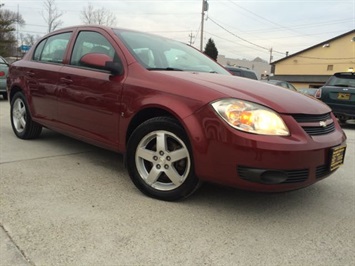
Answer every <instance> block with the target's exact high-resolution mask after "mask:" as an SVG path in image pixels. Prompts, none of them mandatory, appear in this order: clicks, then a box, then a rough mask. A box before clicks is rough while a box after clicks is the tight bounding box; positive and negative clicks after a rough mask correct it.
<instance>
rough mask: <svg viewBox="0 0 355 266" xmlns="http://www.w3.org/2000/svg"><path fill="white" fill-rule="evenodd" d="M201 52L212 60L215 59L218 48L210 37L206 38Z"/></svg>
mask: <svg viewBox="0 0 355 266" xmlns="http://www.w3.org/2000/svg"><path fill="white" fill-rule="evenodd" d="M203 53H204V54H205V55H207V56H209V57H210V58H212V59H213V60H215V61H217V56H218V50H217V47H216V45H215V43H214V41H213V40H212V38H209V39H208V41H207V43H206V46H205V50H204V52H203Z"/></svg>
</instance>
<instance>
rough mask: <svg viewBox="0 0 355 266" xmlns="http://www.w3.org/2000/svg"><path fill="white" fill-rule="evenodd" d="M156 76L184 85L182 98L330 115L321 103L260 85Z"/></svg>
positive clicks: (201, 76)
mask: <svg viewBox="0 0 355 266" xmlns="http://www.w3.org/2000/svg"><path fill="white" fill-rule="evenodd" d="M154 73H155V74H154V76H159V77H157V78H159V79H161V80H165V81H167V82H169V83H170V84H172V82H173V83H174V84H175V86H174V87H176V86H179V85H181V88H182V91H180V92H179V93H181V94H182V95H184V96H186V97H189V98H196V99H198V100H200V101H203V102H205V103H208V102H212V101H215V100H218V99H221V98H237V99H242V100H247V101H251V102H255V103H258V104H261V105H265V106H267V107H269V108H271V109H273V110H275V111H277V112H278V113H284V114H324V113H328V112H330V111H331V109H330V108H329V107H328V106H327V105H326V104H324V103H322V102H321V101H319V100H316V99H314V98H311V97H308V96H305V95H303V94H301V93H298V92H295V91H291V90H288V89H285V88H282V87H279V86H275V85H271V84H267V83H264V82H261V81H256V80H251V79H246V78H240V77H236V76H232V75H231V76H229V75H221V74H211V73H200V72H180V71H155V72H154ZM164 77H165V78H164ZM163 83H164V82H163ZM192 84H193V85H192ZM192 86H193V87H192Z"/></svg>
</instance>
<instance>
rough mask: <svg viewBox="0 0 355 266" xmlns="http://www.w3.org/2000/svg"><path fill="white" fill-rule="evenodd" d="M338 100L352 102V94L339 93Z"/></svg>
mask: <svg viewBox="0 0 355 266" xmlns="http://www.w3.org/2000/svg"><path fill="white" fill-rule="evenodd" d="M338 100H350V93H341V92H339V93H338Z"/></svg>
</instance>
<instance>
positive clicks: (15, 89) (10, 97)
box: [8, 87, 22, 103]
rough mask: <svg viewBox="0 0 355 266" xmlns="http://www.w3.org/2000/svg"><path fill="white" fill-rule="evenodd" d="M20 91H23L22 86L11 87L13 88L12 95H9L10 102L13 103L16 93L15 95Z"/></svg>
mask: <svg viewBox="0 0 355 266" xmlns="http://www.w3.org/2000/svg"><path fill="white" fill-rule="evenodd" d="M19 91H22V90H21V88H19V87H13V88H11V90H10V95H8V97H9V102H10V103H11V101H12V98H13V97H14V95H15V94H16V93H17V92H19Z"/></svg>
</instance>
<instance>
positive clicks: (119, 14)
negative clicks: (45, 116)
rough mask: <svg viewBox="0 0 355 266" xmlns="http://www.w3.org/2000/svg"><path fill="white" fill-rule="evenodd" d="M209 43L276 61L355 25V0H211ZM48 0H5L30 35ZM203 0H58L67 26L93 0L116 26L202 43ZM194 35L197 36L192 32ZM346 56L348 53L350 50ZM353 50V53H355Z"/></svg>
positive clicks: (41, 24)
mask: <svg viewBox="0 0 355 266" xmlns="http://www.w3.org/2000/svg"><path fill="white" fill-rule="evenodd" d="M207 1H208V5H209V8H208V11H206V12H205V16H204V17H205V19H204V23H203V25H204V31H203V37H204V38H203V47H205V44H206V42H207V40H208V39H209V38H212V39H213V41H214V42H215V44H216V47H217V49H218V54H220V55H225V56H226V57H227V58H233V59H247V60H253V59H254V58H256V57H260V58H262V59H264V60H266V61H269V59H270V50H271V49H272V56H273V61H276V60H279V59H281V58H283V57H285V54H286V52H289V54H290V55H291V54H294V53H296V52H298V51H301V50H304V49H307V48H309V47H311V46H313V45H316V44H320V43H322V42H325V41H326V40H329V39H331V38H334V37H336V36H339V35H341V34H343V33H346V32H349V31H351V30H354V29H355V0H331V1H329V0H239V1H236V0H207ZM43 2H44V0H0V3H3V4H5V6H4V7H3V8H4V9H9V10H11V11H14V12H17V10H18V11H19V13H20V14H21V15H22V17H23V19H24V20H25V22H26V24H25V26H23V27H19V28H18V32H19V33H22V34H24V35H26V34H32V35H39V36H43V35H45V34H46V33H47V25H46V22H45V20H44V19H43V17H42V15H41V13H42V12H43V11H44V4H43ZM202 2H203V0H165V1H163V0H101V1H100V0H91V1H86V0H55V3H56V5H57V8H58V9H59V10H60V11H63V12H64V14H63V16H62V17H61V20H62V21H63V24H62V26H61V28H62V27H67V26H73V25H79V24H83V22H82V20H81V12H82V11H83V9H84V8H85V7H87V5H88V3H91V4H92V5H93V6H94V7H95V8H102V7H104V8H106V9H108V10H109V11H110V12H112V13H114V14H115V15H116V21H117V23H116V25H115V26H116V27H118V28H127V29H134V30H139V31H144V32H150V33H154V34H158V35H162V36H165V37H168V38H171V39H175V40H178V41H181V42H185V43H190V41H191V42H192V45H193V46H195V47H196V48H198V49H199V48H200V41H201V18H202V15H201V13H202ZM190 36H192V37H190ZM344 56H345V55H344ZM350 56H351V55H350Z"/></svg>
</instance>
